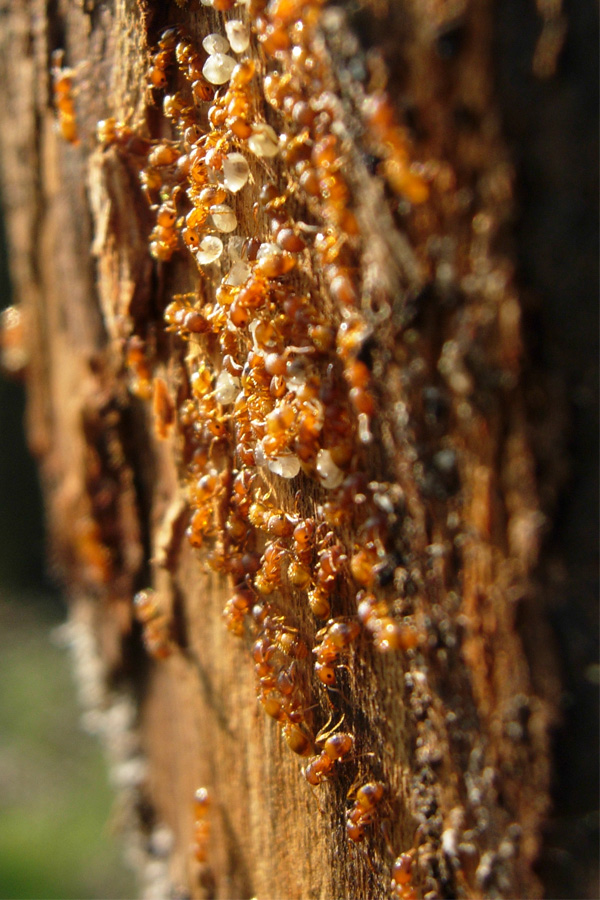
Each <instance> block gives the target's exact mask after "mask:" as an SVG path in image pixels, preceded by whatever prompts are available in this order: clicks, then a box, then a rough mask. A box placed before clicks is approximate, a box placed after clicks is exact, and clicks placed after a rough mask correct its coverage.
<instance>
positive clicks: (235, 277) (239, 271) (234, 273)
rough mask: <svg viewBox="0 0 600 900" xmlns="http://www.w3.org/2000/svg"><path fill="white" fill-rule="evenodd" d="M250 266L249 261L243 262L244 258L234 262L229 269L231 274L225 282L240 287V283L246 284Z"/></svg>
mask: <svg viewBox="0 0 600 900" xmlns="http://www.w3.org/2000/svg"><path fill="white" fill-rule="evenodd" d="M251 271H252V270H251V269H250V266H249V265H248V263H245V262H243V261H242V260H238V262H236V263H234V264H233V265H232V267H231V269H230V270H229V274H228V276H227V278H226V279H225V284H231V285H232V286H233V287H239V286H240V284H245V282H246V281H247V280H248V278H249V277H250V272H251Z"/></svg>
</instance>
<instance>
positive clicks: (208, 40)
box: [202, 34, 229, 56]
mask: <svg viewBox="0 0 600 900" xmlns="http://www.w3.org/2000/svg"><path fill="white" fill-rule="evenodd" d="M202 46H203V47H204V49H205V50H206V52H207V53H209V54H210V55H211V56H214V55H215V53H227V51H228V50H229V41H228V40H227V38H226V37H223V35H222V34H207V35H206V37H205V38H204V40H203V41H202Z"/></svg>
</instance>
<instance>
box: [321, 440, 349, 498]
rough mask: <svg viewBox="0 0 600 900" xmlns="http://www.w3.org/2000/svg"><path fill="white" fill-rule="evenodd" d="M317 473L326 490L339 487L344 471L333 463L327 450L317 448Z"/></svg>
mask: <svg viewBox="0 0 600 900" xmlns="http://www.w3.org/2000/svg"><path fill="white" fill-rule="evenodd" d="M317 474H318V476H319V478H320V480H321V484H322V485H323V487H324V488H327V490H332V489H333V488H336V487H339V486H340V484H341V483H342V481H343V480H344V473H343V472H342V470H341V469H340V468H339V466H336V464H335V463H334V461H333V459H332V458H331V453H330V452H329V450H319V452H318V453H317Z"/></svg>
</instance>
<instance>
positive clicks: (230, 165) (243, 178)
mask: <svg viewBox="0 0 600 900" xmlns="http://www.w3.org/2000/svg"><path fill="white" fill-rule="evenodd" d="M249 177H250V166H249V165H248V162H247V160H246V157H245V156H243V155H242V154H241V153H228V154H227V156H226V157H225V159H224V160H223V183H224V185H225V187H226V188H227V190H228V191H231V192H232V193H233V194H235V193H236V192H237V191H241V189H242V188H243V187H244V185H245V184H246V182H247V181H248V178H249Z"/></svg>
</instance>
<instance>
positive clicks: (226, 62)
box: [202, 53, 237, 84]
mask: <svg viewBox="0 0 600 900" xmlns="http://www.w3.org/2000/svg"><path fill="white" fill-rule="evenodd" d="M236 65H237V64H236V61H235V59H234V58H233V56H227V54H226V53H213V54H211V55H210V56H209V57H208V59H207V60H206V62H205V63H204V65H203V66H202V74H203V75H204V77H205V78H206V80H207V81H209V82H210V83H211V84H225V82H226V81H229V79H230V78H231V73H232V72H233V70H234V69H235V67H236Z"/></svg>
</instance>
